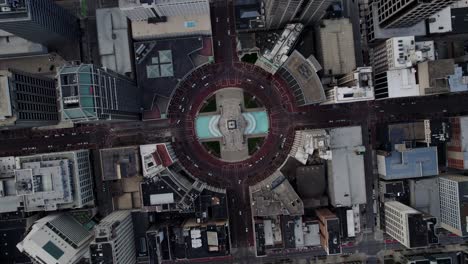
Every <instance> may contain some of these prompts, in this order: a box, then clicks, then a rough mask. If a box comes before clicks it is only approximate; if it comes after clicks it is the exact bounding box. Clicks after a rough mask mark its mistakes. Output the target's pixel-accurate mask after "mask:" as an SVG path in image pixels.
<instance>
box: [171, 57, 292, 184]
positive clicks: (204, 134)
mask: <svg viewBox="0 0 468 264" xmlns="http://www.w3.org/2000/svg"><path fill="white" fill-rule="evenodd" d="M293 111H294V103H293V97H292V95H291V94H290V93H289V89H287V85H286V84H285V83H283V82H282V81H281V80H280V79H275V77H274V76H272V75H271V74H269V73H267V72H265V71H264V70H262V69H261V68H259V67H256V66H254V65H251V64H245V63H234V64H232V65H229V66H227V65H226V64H223V65H221V64H209V65H206V66H203V67H201V68H198V69H196V70H194V71H193V72H192V73H191V74H189V75H188V76H186V77H185V78H184V79H183V80H182V81H181V82H180V83H179V86H178V88H177V89H176V90H175V92H174V94H173V95H172V96H171V100H170V102H169V105H168V111H167V113H168V114H169V118H170V120H171V122H172V124H173V130H174V135H175V136H174V138H173V143H172V145H173V148H174V150H175V152H176V155H177V157H178V159H179V161H180V162H181V164H182V165H183V166H184V168H185V169H186V170H187V171H188V172H189V173H191V174H192V175H193V176H194V177H198V178H201V179H203V180H204V181H206V182H208V183H210V184H213V185H215V186H220V185H221V186H226V185H230V184H232V182H233V181H232V179H239V180H246V181H248V182H251V183H254V182H257V181H260V180H262V179H264V178H265V177H267V176H268V175H270V174H271V173H272V172H274V171H275V170H276V169H277V168H278V167H280V166H281V164H282V163H283V162H284V160H285V159H286V158H287V155H288V153H289V150H290V148H291V146H292V141H293V138H294V136H293V134H294V129H293V127H292V125H291V120H290V119H289V116H290V113H291V112H293Z"/></svg>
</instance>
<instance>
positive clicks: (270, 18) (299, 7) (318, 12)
mask: <svg viewBox="0 0 468 264" xmlns="http://www.w3.org/2000/svg"><path fill="white" fill-rule="evenodd" d="M331 2H332V1H331V0H309V1H307V0H266V1H265V16H266V26H267V28H271V29H277V28H282V27H284V25H286V24H287V23H290V22H300V23H303V24H304V25H312V24H314V23H317V22H318V21H320V19H321V18H322V17H323V15H324V14H325V10H326V9H327V8H328V6H330V4H331Z"/></svg>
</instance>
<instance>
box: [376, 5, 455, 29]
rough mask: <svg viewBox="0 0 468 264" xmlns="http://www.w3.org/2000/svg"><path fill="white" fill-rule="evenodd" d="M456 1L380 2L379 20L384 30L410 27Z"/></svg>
mask: <svg viewBox="0 0 468 264" xmlns="http://www.w3.org/2000/svg"><path fill="white" fill-rule="evenodd" d="M453 2H455V0H424V1H422V0H394V1H388V0H379V1H378V2H377V7H378V19H379V24H380V26H381V27H383V28H399V27H410V26H413V25H415V24H417V23H419V22H421V21H422V20H424V19H427V18H429V17H430V16H432V15H433V14H435V13H437V12H438V11H440V10H442V9H444V8H445V7H447V6H449V5H451V4H452V3H453Z"/></svg>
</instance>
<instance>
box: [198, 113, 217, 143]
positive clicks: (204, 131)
mask: <svg viewBox="0 0 468 264" xmlns="http://www.w3.org/2000/svg"><path fill="white" fill-rule="evenodd" d="M219 117H220V116H219V115H209V116H199V117H197V118H196V119H195V132H196V133H197V136H198V138H200V139H207V138H219V137H221V136H222V135H221V132H219V130H218V128H217V124H218V120H219Z"/></svg>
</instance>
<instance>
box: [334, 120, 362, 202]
mask: <svg viewBox="0 0 468 264" xmlns="http://www.w3.org/2000/svg"><path fill="white" fill-rule="evenodd" d="M330 148H331V151H332V159H331V160H329V161H328V167H329V169H328V193H329V196H330V202H331V204H332V205H333V206H335V207H339V206H348V207H349V206H352V205H356V204H364V203H366V183H365V178H364V174H365V173H364V155H363V153H364V152H365V148H364V146H363V145H362V132H361V127H360V126H354V127H343V128H334V129H331V130H330Z"/></svg>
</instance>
